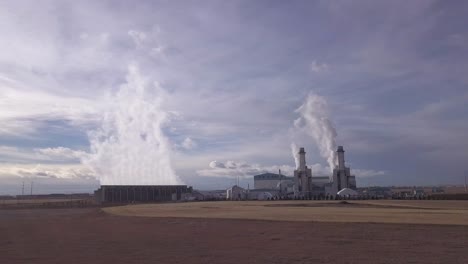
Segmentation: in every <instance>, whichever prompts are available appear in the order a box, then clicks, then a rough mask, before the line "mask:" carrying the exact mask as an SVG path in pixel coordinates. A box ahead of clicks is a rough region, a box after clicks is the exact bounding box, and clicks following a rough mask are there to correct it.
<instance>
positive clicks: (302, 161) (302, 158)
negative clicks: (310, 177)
mask: <svg viewBox="0 0 468 264" xmlns="http://www.w3.org/2000/svg"><path fill="white" fill-rule="evenodd" d="M305 154H306V152H305V150H304V148H300V150H299V170H300V171H305V170H306V159H305Z"/></svg>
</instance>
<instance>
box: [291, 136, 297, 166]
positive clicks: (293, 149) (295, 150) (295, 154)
mask: <svg viewBox="0 0 468 264" xmlns="http://www.w3.org/2000/svg"><path fill="white" fill-rule="evenodd" d="M291 152H292V155H293V157H294V163H295V164H296V170H297V169H299V148H298V147H297V145H296V143H294V142H293V143H291Z"/></svg>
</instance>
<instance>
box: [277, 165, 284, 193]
mask: <svg viewBox="0 0 468 264" xmlns="http://www.w3.org/2000/svg"><path fill="white" fill-rule="evenodd" d="M278 174H279V177H280V181H279V188H280V189H279V193H280V196H281V194H282V192H283V186H282V180H283V175H281V169H278Z"/></svg>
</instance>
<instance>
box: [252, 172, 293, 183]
mask: <svg viewBox="0 0 468 264" xmlns="http://www.w3.org/2000/svg"><path fill="white" fill-rule="evenodd" d="M279 179H280V175H279V174H275V173H269V172H267V173H263V174H259V175H255V176H254V181H258V180H279ZM281 179H282V180H292V179H293V177H288V176H284V175H281Z"/></svg>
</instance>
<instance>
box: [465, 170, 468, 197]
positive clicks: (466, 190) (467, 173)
mask: <svg viewBox="0 0 468 264" xmlns="http://www.w3.org/2000/svg"><path fill="white" fill-rule="evenodd" d="M467 175H468V172H466V171H465V192H468V189H467V188H466V176H467Z"/></svg>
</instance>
